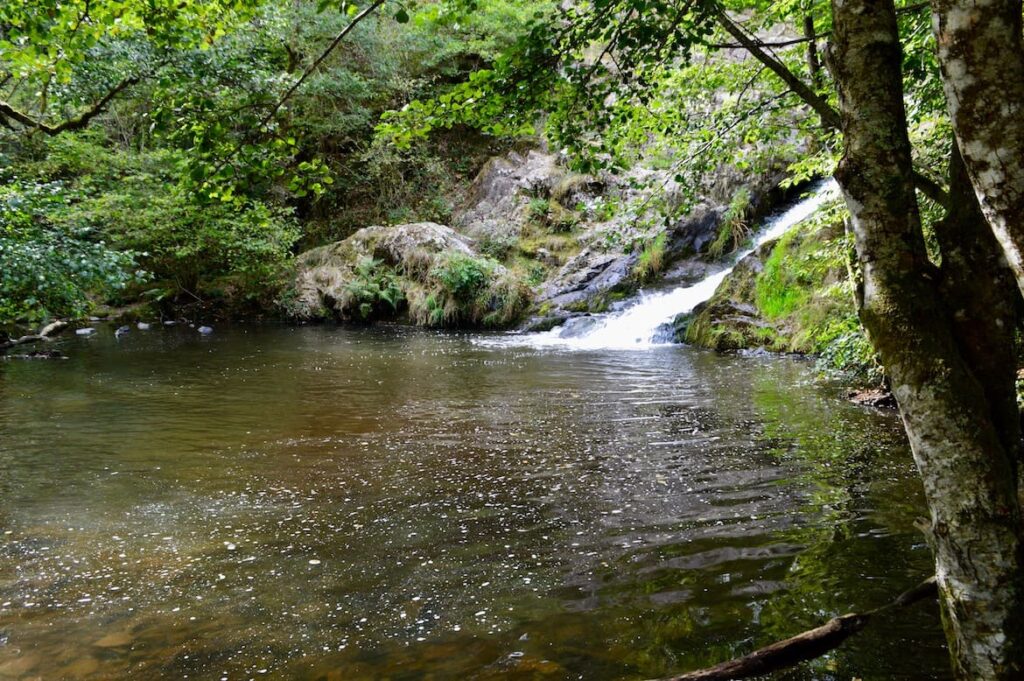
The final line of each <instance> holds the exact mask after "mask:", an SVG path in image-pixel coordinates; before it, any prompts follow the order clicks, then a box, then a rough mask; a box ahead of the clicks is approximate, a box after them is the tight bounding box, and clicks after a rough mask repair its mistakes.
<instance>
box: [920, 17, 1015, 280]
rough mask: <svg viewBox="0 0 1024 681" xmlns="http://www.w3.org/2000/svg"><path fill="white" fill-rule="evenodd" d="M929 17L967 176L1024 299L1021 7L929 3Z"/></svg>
mask: <svg viewBox="0 0 1024 681" xmlns="http://www.w3.org/2000/svg"><path fill="white" fill-rule="evenodd" d="M932 18H933V22H932V23H933V27H934V30H935V39H936V42H937V43H938V52H939V65H940V66H941V68H942V81H943V86H944V88H945V91H946V102H947V104H948V105H949V113H950V116H951V118H952V121H953V130H954V132H955V133H956V136H957V139H958V140H959V142H960V150H961V151H962V152H963V156H964V161H965V163H966V166H967V172H968V174H969V175H970V178H971V183H972V184H973V186H974V189H975V191H976V193H977V195H978V200H979V201H980V203H981V207H982V210H983V211H984V213H985V217H986V218H987V219H988V222H989V224H990V225H991V227H992V231H993V232H994V233H995V235H996V238H997V239H999V243H1000V245H1002V247H1003V252H1004V253H1005V254H1006V259H1007V260H1008V261H1009V263H1010V266H1011V268H1012V269H1013V272H1014V276H1015V277H1016V280H1017V286H1018V287H1019V288H1020V290H1021V292H1022V293H1024V43H1022V38H1021V0H932Z"/></svg>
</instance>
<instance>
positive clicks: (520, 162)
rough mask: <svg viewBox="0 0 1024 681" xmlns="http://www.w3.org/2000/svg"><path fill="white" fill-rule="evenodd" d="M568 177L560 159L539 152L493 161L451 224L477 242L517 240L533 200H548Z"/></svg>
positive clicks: (502, 157)
mask: <svg viewBox="0 0 1024 681" xmlns="http://www.w3.org/2000/svg"><path fill="white" fill-rule="evenodd" d="M565 176H566V171H565V169H564V168H562V167H561V166H560V165H559V163H558V157H557V156H555V155H553V154H549V153H546V152H545V151H543V150H540V149H532V150H530V151H527V152H525V153H520V152H512V153H510V154H507V155H506V156H500V157H495V158H492V159H491V160H489V161H488V162H487V163H486V164H484V167H483V168H482V169H481V170H480V172H479V173H477V176H476V179H475V180H474V181H473V186H472V188H471V189H470V192H469V198H468V201H467V202H466V204H465V205H464V206H462V207H461V208H460V209H459V210H457V211H456V212H455V218H454V220H453V222H452V224H453V226H455V227H456V228H458V229H459V230H460V231H462V232H464V233H466V234H468V235H469V236H471V237H473V238H474V239H481V238H492V239H493V238H502V237H505V238H507V237H517V236H519V234H520V232H521V231H522V228H523V226H524V225H525V224H526V223H527V222H528V221H529V219H530V214H529V203H530V199H531V197H532V198H545V199H546V198H549V197H550V196H551V193H552V190H553V189H554V188H555V187H556V186H557V185H558V183H559V182H560V181H562V179H563V178H564V177H565Z"/></svg>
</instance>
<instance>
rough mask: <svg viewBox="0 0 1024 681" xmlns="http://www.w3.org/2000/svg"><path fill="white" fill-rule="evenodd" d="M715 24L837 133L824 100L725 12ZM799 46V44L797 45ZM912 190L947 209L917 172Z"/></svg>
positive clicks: (940, 192) (934, 185)
mask: <svg viewBox="0 0 1024 681" xmlns="http://www.w3.org/2000/svg"><path fill="white" fill-rule="evenodd" d="M715 18H716V19H717V20H718V24H719V25H720V26H721V27H722V28H723V29H725V31H726V32H727V33H728V34H729V35H731V36H732V37H733V38H735V39H736V41H737V42H738V43H739V44H740V46H742V47H743V48H745V49H746V50H747V51H748V52H750V54H751V55H752V56H753V57H754V58H755V59H757V60H758V61H759V62H761V63H762V64H764V65H765V67H767V68H768V69H769V70H770V71H771V72H772V73H774V74H775V75H776V76H778V77H779V78H780V79H781V80H782V82H784V83H785V84H786V86H787V87H789V89H790V90H792V91H793V93H794V94H796V96H798V97H799V98H800V99H802V100H803V101H804V103H806V104H807V105H808V106H809V107H811V109H813V110H814V112H815V113H816V114H818V116H819V117H820V118H821V122H822V123H823V124H824V125H825V126H826V127H828V128H833V129H835V130H839V129H841V121H840V118H839V112H838V111H836V110H835V109H833V108H832V107H831V106H830V105H829V103H828V101H826V100H825V98H824V97H822V96H821V95H819V94H818V93H817V92H815V91H814V90H813V89H812V88H811V87H810V86H809V85H807V83H805V82H804V81H803V80H801V79H800V78H799V77H798V76H797V75H796V74H795V73H793V72H792V71H790V70H789V68H788V67H787V66H786V65H785V64H783V63H782V62H781V61H779V60H778V59H776V58H775V57H774V56H772V55H771V54H769V53H768V51H767V50H765V49H764V48H765V43H762V42H761V41H760V40H758V39H757V38H755V37H753V36H751V35H750V34H748V33H747V32H746V31H744V30H743V29H742V28H741V27H740V26H738V25H737V24H736V23H735V22H734V21H733V20H732V19H730V18H729V15H728V14H726V12H725V10H724V9H722V8H718V9H717V10H716V12H715ZM798 42H799V41H798ZM913 179H914V187H915V188H916V189H917V190H918V191H920V192H921V193H922V194H924V195H925V196H927V197H928V198H929V199H931V200H932V201H934V202H935V203H937V204H939V205H940V206H942V207H944V208H945V207H948V206H949V194H948V193H947V192H946V191H945V190H944V189H943V188H942V186H941V185H940V184H939V183H938V182H935V181H934V180H932V179H929V178H928V177H926V176H924V175H922V174H921V173H920V172H918V171H916V170H915V171H914V172H913Z"/></svg>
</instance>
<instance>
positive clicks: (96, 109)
mask: <svg viewBox="0 0 1024 681" xmlns="http://www.w3.org/2000/svg"><path fill="white" fill-rule="evenodd" d="M138 82H139V77H138V76H131V77H130V78H125V79H124V80H122V81H121V82H120V83H118V84H117V85H115V86H114V87H113V88H112V89H111V90H110V91H109V92H107V94H105V95H103V97H102V98H101V99H100V100H99V101H98V102H96V103H95V104H93V105H92V106H91V107H89V108H88V109H86V110H85V111H83V112H82V113H80V114H78V115H77V116H75V117H73V118H69V119H67V120H64V121H61V122H60V123H58V124H56V125H48V124H46V123H44V122H42V121H41V120H37V119H35V118H33V117H32V116H29V115H28V114H26V113H24V112H21V111H18V110H17V109H15V108H14V107H13V106H11V105H10V104H8V103H7V102H4V101H2V100H0V117H2V118H4V119H10V120H13V121H15V122H17V123H20V124H21V125H23V126H25V127H26V128H32V129H34V130H41V131H42V132H45V133H46V134H47V135H59V134H60V133H62V132H65V131H67V130H80V129H81V128H84V127H85V126H87V125H88V124H89V121H91V120H92V119H93V118H95V117H96V116H98V115H99V114H101V113H103V111H104V110H105V109H106V108H107V105H108V104H110V100H112V99H113V98H114V97H116V96H117V95H118V94H120V93H121V92H122V91H123V90H124V89H125V88H127V87H129V86H131V85H134V84H136V83H138Z"/></svg>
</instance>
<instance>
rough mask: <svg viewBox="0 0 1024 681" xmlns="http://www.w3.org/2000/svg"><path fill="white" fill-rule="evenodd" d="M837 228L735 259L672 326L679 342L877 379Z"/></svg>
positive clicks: (796, 233)
mask: <svg viewBox="0 0 1024 681" xmlns="http://www.w3.org/2000/svg"><path fill="white" fill-rule="evenodd" d="M848 246H849V244H848V242H847V237H846V235H844V234H843V232H842V229H841V227H840V226H838V225H835V224H827V225H824V226H820V225H813V224H812V225H811V226H805V227H802V228H797V229H794V230H791V231H789V232H787V233H786V234H785V235H784V236H783V237H782V238H781V239H779V240H778V241H777V242H775V243H771V244H766V245H765V246H762V248H761V249H759V251H758V253H757V254H756V255H754V256H749V257H748V258H745V259H744V260H743V261H741V262H740V263H739V264H738V265H737V266H736V268H735V269H734V270H733V273H732V274H731V275H730V276H729V277H727V278H726V280H725V281H724V282H723V284H722V285H721V286H720V287H719V289H718V290H717V291H716V292H715V294H714V296H712V298H711V299H710V300H709V301H708V302H707V303H705V304H703V305H701V306H699V307H698V308H697V309H696V310H694V312H693V313H691V314H690V315H684V316H681V317H680V318H677V319H676V320H675V321H674V328H675V335H676V338H677V339H678V340H683V341H685V342H687V343H691V344H694V345H698V346H701V347H707V348H713V349H716V350H736V349H740V348H754V347H760V348H765V349H768V350H772V351H777V352H795V353H802V354H814V355H818V356H819V366H820V367H821V368H822V369H828V370H833V369H837V370H843V371H852V372H855V373H858V374H861V375H864V376H867V377H877V375H878V366H877V364H876V363H875V361H874V352H873V350H872V349H871V346H870V344H869V343H868V341H867V338H866V337H865V335H864V332H863V330H862V328H861V326H860V322H859V320H858V319H857V315H856V309H855V305H854V300H853V288H852V284H851V283H850V281H849V277H848V270H847V267H846V257H847V253H848Z"/></svg>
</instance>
